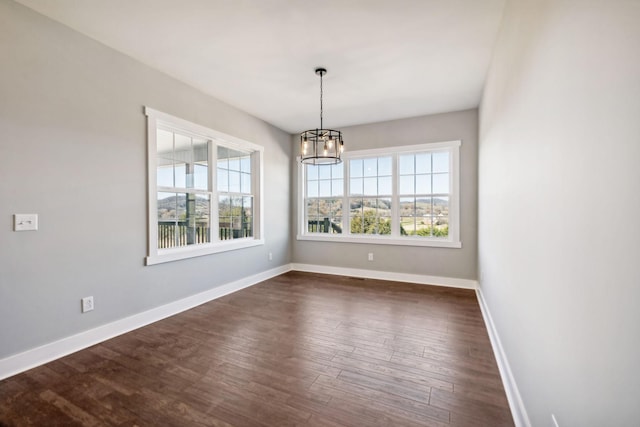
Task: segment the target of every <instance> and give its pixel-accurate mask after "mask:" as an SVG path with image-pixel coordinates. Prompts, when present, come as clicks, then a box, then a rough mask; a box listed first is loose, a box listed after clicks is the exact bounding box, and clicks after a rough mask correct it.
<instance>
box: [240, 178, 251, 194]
mask: <svg viewBox="0 0 640 427" xmlns="http://www.w3.org/2000/svg"><path fill="white" fill-rule="evenodd" d="M240 192H242V193H245V194H248V193H251V175H250V174H248V173H241V174H240Z"/></svg>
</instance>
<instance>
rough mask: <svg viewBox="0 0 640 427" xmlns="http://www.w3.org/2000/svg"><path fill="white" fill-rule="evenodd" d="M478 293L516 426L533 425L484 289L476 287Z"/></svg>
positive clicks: (528, 426)
mask: <svg viewBox="0 0 640 427" xmlns="http://www.w3.org/2000/svg"><path fill="white" fill-rule="evenodd" d="M476 294H477V297H478V303H479V305H480V311H481V312H482V317H483V318H484V323H485V325H486V326H487V332H488V333H489V339H490V341H491V347H493V353H494V355H495V358H496V362H497V363H498V369H499V370H500V377H501V378H502V384H503V385H504V390H505V393H506V394H507V400H508V401H509V408H510V409H511V415H512V416H513V422H514V423H515V425H516V427H531V421H530V420H529V416H528V415H527V410H526V408H525V406H524V402H523V401H522V396H520V391H518V385H517V384H516V380H515V378H514V377H513V373H512V372H511V367H510V365H509V361H508V360H507V354H506V353H505V351H504V348H503V347H502V342H501V341H500V336H499V335H498V330H497V329H496V325H495V323H493V318H492V317H491V312H490V311H489V306H488V305H487V302H486V300H485V299H484V296H483V295H482V289H481V288H480V287H478V288H476Z"/></svg>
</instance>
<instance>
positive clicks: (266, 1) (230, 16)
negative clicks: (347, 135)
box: [17, 0, 505, 133]
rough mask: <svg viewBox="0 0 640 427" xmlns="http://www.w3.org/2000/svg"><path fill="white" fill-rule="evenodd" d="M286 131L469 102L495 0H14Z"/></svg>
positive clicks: (492, 25) (476, 97)
mask: <svg viewBox="0 0 640 427" xmlns="http://www.w3.org/2000/svg"><path fill="white" fill-rule="evenodd" d="M17 1H18V2H19V3H22V4H24V5H26V6H28V7H30V8H32V9H34V10H36V11H38V12H40V13H42V14H44V15H47V16H49V17H51V18H52V19H55V20H57V21H60V22H62V23H63V24H65V25H67V26H69V27H71V28H73V29H75V30H77V31H79V32H81V33H84V34H86V35H87V36H89V37H91V38H93V39H96V40H98V41H100V42H102V43H104V44H105V45H107V46H110V47H112V48H113V49H116V50H118V51H121V52H123V53H125V54H127V55H129V56H131V57H133V58H136V59H137V60H139V61H141V62H143V63H145V64H147V65H149V66H151V67H153V68H156V69H158V70H160V71H163V72H164V73H166V74H169V75H171V76H173V77H175V78H176V79H179V80H181V81H183V82H185V83H188V84H189V85H191V86H193V87H196V88H198V89H200V90H201V91H203V92H205V93H207V94H210V95H212V96H214V97H216V98H218V99H220V100H223V101H225V102H227V103H229V104H231V105H233V106H235V107H237V108H240V109H242V110H244V111H247V112H249V113H251V114H253V115H255V116H257V117H259V118H261V119H263V120H266V121H267V122H269V123H272V124H274V125H276V126H278V127H280V128H282V129H284V130H286V131H288V132H291V133H297V132H300V131H302V130H305V129H309V128H315V127H317V126H319V102H320V101H319V95H320V94H319V92H320V81H319V77H318V76H316V75H315V73H314V69H315V68H316V67H318V66H324V67H325V68H327V69H328V74H327V75H326V76H325V77H324V95H325V96H324V110H325V111H324V124H325V127H331V128H339V127H342V126H348V125H355V124H362V123H370V122H377V121H383V120H392V119H399V118H405V117H413V116H419V115H424V114H433V113H440V112H447V111H456V110H462V109H466V108H473V107H476V106H477V105H478V103H479V101H480V96H481V91H482V86H483V84H484V79H485V75H486V72H487V68H488V65H489V61H490V57H491V53H492V51H493V45H494V41H495V39H496V36H497V32H498V28H499V25H500V20H501V17H502V10H503V7H504V2H505V0H323V1H309V0H17Z"/></svg>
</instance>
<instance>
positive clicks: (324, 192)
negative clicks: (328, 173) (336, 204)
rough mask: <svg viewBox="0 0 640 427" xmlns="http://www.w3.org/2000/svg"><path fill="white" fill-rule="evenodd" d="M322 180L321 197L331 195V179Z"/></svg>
mask: <svg viewBox="0 0 640 427" xmlns="http://www.w3.org/2000/svg"><path fill="white" fill-rule="evenodd" d="M319 182H320V192H319V196H320V197H331V181H330V180H328V179H323V180H321V181H319Z"/></svg>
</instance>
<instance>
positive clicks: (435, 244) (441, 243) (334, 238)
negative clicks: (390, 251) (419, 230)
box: [297, 234, 462, 249]
mask: <svg viewBox="0 0 640 427" xmlns="http://www.w3.org/2000/svg"><path fill="white" fill-rule="evenodd" d="M297 239H298V240H307V241H315V242H333V243H366V244H369V245H396V246H424V247H432V248H456V249H459V248H462V242H460V241H453V240H444V239H424V238H411V237H403V238H394V237H385V236H377V237H370V236H367V237H364V236H363V237H360V236H342V235H336V234H334V235H331V236H326V235H322V234H298V236H297Z"/></svg>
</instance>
